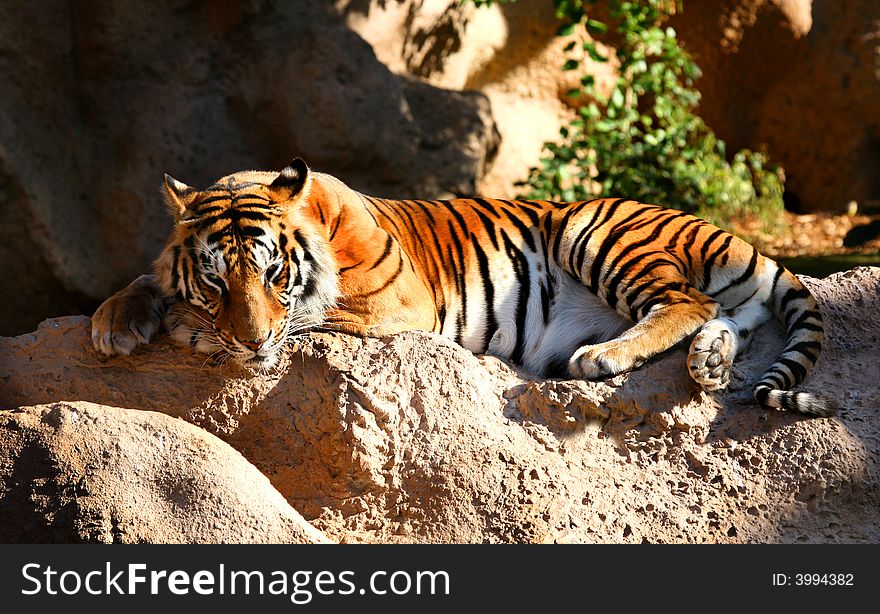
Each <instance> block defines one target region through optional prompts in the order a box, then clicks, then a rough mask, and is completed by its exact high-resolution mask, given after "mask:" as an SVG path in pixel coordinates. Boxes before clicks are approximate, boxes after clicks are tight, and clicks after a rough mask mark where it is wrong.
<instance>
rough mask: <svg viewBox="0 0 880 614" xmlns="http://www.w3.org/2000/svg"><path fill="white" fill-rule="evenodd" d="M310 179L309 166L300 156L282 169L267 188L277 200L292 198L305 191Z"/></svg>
mask: <svg viewBox="0 0 880 614" xmlns="http://www.w3.org/2000/svg"><path fill="white" fill-rule="evenodd" d="M310 180H311V177H310V173H309V167H308V166H306V163H305V162H304V161H303V159H302V158H297V159H295V160H294V161H293V162H291V163H290V164H288V165H287V166H285V167H284V168H283V169H281V173H279V175H278V177H276V178H275V181H273V182H272V183H271V184H269V189H270V190H271V191H272V192H274V193H275V195H276V197H277V199H278V201H279V202H283V201H287V200H293V199H294V198H296V197H297V196H299V195H300V194H301V193H305V192H306V191H307V189H308V185H309V182H310Z"/></svg>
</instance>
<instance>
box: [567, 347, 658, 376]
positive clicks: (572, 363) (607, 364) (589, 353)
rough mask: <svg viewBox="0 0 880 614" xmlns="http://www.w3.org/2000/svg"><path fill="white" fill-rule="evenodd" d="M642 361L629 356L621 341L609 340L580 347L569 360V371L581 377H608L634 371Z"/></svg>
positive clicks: (572, 374)
mask: <svg viewBox="0 0 880 614" xmlns="http://www.w3.org/2000/svg"><path fill="white" fill-rule="evenodd" d="M642 362H644V361H643V360H638V359H637V358H634V357H630V356H628V353H627V351H626V349H625V348H624V347H623V345H622V344H621V343H620V342H617V341H607V342H605V343H598V344H596V345H585V346H583V347H581V348H580V349H578V350H577V351H576V352H575V353H574V355H572V357H571V359H569V361H568V373H569V375H570V376H571V377H576V378H580V379H589V380H599V379H606V378H609V377H614V376H615V375H619V374H621V373H625V372H627V371H632V370H633V369H635V368H636V367H638V366H639V365H640V364H642Z"/></svg>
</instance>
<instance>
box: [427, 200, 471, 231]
mask: <svg viewBox="0 0 880 614" xmlns="http://www.w3.org/2000/svg"><path fill="white" fill-rule="evenodd" d="M435 202H436V203H438V204H440V205H442V206H443V207H446V209H447V210H448V211H449V213H451V214H452V217H454V218H455V221H457V222H458V225H459V226H460V227H461V232H462V236H463V237H464V238H465V239H469V238H470V236H471V232H470V229H469V228H468V225H467V222H465V221H464V217H462V215H461V213H459V212H458V211H457V210H456V209H455V207H454V206H453V205H452V203H451V202H450V201H448V200H438V201H435Z"/></svg>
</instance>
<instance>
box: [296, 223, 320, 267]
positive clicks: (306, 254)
mask: <svg viewBox="0 0 880 614" xmlns="http://www.w3.org/2000/svg"><path fill="white" fill-rule="evenodd" d="M293 238H294V239H295V240H296V242H297V243H299V245H300V247H302V248H303V260H304V261H306V262H309V261H311V262H314V260H315V259H314V258H312V254H311V253H310V250H311V246H310V245H309V242H308V241H306V238H305V236H304V235H303V233H302V232H300V229H299V228H296V229H295V230H294V231H293Z"/></svg>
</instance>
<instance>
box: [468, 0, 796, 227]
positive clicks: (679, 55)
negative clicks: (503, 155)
mask: <svg viewBox="0 0 880 614" xmlns="http://www.w3.org/2000/svg"><path fill="white" fill-rule="evenodd" d="M474 1H475V2H477V3H478V4H489V3H491V0H474ZM553 3H554V5H555V7H556V14H557V16H558V17H559V18H560V19H561V20H562V22H563V23H562V25H561V26H560V28H559V30H558V32H557V34H558V35H559V36H563V37H569V38H571V41H569V43H568V44H567V46H566V47H565V49H566V52H567V54H568V59H567V60H566V62H565V64H564V65H563V66H562V70H564V71H572V70H580V71H582V73H583V74H582V76H581V78H580V86H579V87H578V88H575V89H572V90H571V91H569V92H568V95H569V96H570V97H572V98H573V99H575V100H577V101H578V103H579V107H578V117H577V119H575V120H574V121H572V122H570V123H569V124H568V125H567V126H565V127H563V128H562V130H561V132H560V138H559V140H558V141H557V142H556V143H546V144H545V155H544V156H543V157H542V158H541V159H540V165H539V166H538V167H536V168H532V169H531V171H530V174H529V177H528V179H527V180H526V181H524V182H522V183H520V184H518V185H521V186H524V187H525V188H526V193H525V194H524V195H523V196H525V197H527V198H547V199H556V200H566V201H571V200H586V199H588V198H594V197H597V196H626V197H628V198H635V199H639V200H644V201H648V202H655V203H658V204H663V205H666V206H672V207H676V208H679V209H683V210H686V211H690V212H693V213H696V214H698V215H700V216H702V217H705V218H708V219H709V220H711V221H713V222H715V223H716V224H721V225H728V224H729V222H730V220H731V219H733V218H736V217H739V216H742V215H744V214H749V213H752V214H758V215H759V216H760V217H761V218H762V219H763V220H764V221H765V222H771V221H773V220H774V219H775V218H776V217H777V216H778V213H779V212H780V211H781V210H782V190H783V180H782V172H781V169H779V168H778V167H775V166H773V165H771V164H769V161H768V158H767V156H766V155H765V154H763V153H756V152H752V151H748V150H743V151H740V152H737V153H736V154H735V155H734V156H733V158H732V162H728V160H727V158H726V152H725V146H724V142H723V141H721V140H720V139H718V138H717V137H716V136H715V134H714V133H713V132H712V130H711V129H710V128H709V127H708V126H706V124H705V123H704V122H703V120H702V119H700V117H699V116H697V115H696V114H695V113H694V109H695V108H696V106H697V104H698V103H699V100H700V93H699V92H698V91H697V90H696V88H695V87H694V82H695V81H696V80H697V79H698V78H699V76H700V69H699V67H698V66H697V64H696V63H695V62H694V60H693V59H692V58H691V57H690V56H689V55H688V54H687V52H686V51H685V50H684V49H683V48H682V47H681V46H680V45H679V44H678V39H677V38H676V33H675V30H674V29H672V28H670V27H663V22H664V21H665V19H666V18H667V17H668V16H669V15H670V14H671V13H673V12H675V11H676V10H681V9H682V7H681V4H682V3H681V0H642V1H640V2H629V1H623V0H608V1H607V2H605V3H604V4H605V5H606V6H607V7H608V14H609V16H610V21H609V23H608V24H606V23H604V22H602V21H598V20H597V19H595V18H593V17H591V16H590V13H594V11H593V10H592V5H593V4H595V3H596V0H553ZM609 25H611V26H612V27H611V28H610V30H611V35H613V36H614V37H615V43H614V45H615V49H614V51H613V53H614V55H615V56H616V64H617V70H618V74H619V77H618V78H617V80H616V82H615V83H614V86H613V88H612V89H611V91H610V93H609V94H608V95H607V96H606V95H603V94H602V93H600V92H599V91H598V89H597V88H596V83H595V79H594V77H593V76H592V75H590V74H589V72H587V69H586V68H585V66H584V64H585V63H584V61H583V60H584V58H586V57H589V58H590V59H592V60H593V61H594V62H607V61H609V58H608V57H607V56H605V55H604V52H603V50H602V49H601V48H600V46H599V45H597V44H596V43H595V42H594V40H593V39H592V38H589V37H586V36H584V35H583V33H584V32H587V33H589V34H590V35H591V36H602V35H605V34H606V32H608V31H609ZM578 26H583V27H582V28H581V27H578Z"/></svg>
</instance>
